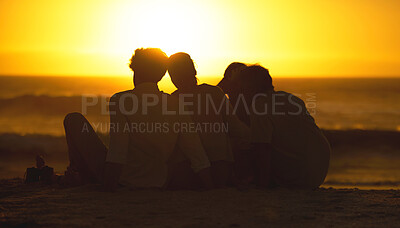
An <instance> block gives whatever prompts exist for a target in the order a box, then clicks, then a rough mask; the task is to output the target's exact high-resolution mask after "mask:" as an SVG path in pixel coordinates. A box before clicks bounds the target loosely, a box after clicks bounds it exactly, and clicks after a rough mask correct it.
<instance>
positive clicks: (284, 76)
mask: <svg viewBox="0 0 400 228" xmlns="http://www.w3.org/2000/svg"><path fill="white" fill-rule="evenodd" d="M165 76H167V77H169V75H168V73H166V74H165ZM165 76H164V77H165ZM0 77H46V78H47V77H48V78H50V77H59V78H63V77H69V78H74V77H76V78H113V77H118V78H127V77H132V75H129V76H128V75H61V74H58V75H57V74H54V75H50V74H44V75H23V74H9V75H7V74H0ZM197 77H203V78H219V77H221V78H222V77H223V75H220V76H213V75H197ZM271 77H272V78H274V77H276V78H400V75H381V76H378V75H319V76H317V75H271Z"/></svg>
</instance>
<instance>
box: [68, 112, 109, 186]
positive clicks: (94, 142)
mask: <svg viewBox="0 0 400 228" xmlns="http://www.w3.org/2000/svg"><path fill="white" fill-rule="evenodd" d="M64 129H65V135H66V139H67V144H68V155H69V160H70V168H72V169H73V170H76V171H78V173H79V174H80V175H82V177H83V178H85V179H86V180H87V181H90V182H97V183H101V182H102V181H103V173H104V165H105V160H106V155H107V147H106V146H105V145H104V144H103V142H102V141H101V140H100V138H99V137H98V135H97V134H96V132H95V131H94V130H93V128H92V126H91V125H90V123H89V121H88V120H87V119H86V118H85V117H84V116H83V115H82V114H80V113H69V114H68V115H67V116H66V117H65V119H64Z"/></svg>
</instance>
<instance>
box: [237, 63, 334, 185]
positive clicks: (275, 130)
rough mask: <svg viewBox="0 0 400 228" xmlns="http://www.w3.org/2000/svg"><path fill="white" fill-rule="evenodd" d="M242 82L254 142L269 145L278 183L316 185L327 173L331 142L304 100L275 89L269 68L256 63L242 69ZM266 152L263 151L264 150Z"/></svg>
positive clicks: (271, 165) (273, 174)
mask: <svg viewBox="0 0 400 228" xmlns="http://www.w3.org/2000/svg"><path fill="white" fill-rule="evenodd" d="M240 80H241V81H240V82H241V84H242V85H243V87H244V93H245V96H246V97H247V100H248V101H251V105H250V106H251V107H249V109H250V110H251V112H250V125H251V131H252V143H253V144H255V145H260V144H263V145H266V147H265V148H269V149H268V151H269V152H268V153H270V157H271V159H270V161H268V160H269V159H266V162H267V163H270V165H268V164H266V165H267V166H269V167H270V170H269V172H271V174H270V176H271V179H272V181H273V182H275V184H278V185H280V186H287V187H305V188H315V187H318V186H319V185H321V184H322V183H323V181H324V179H325V177H326V174H327V171H328V166H329V157H330V146H329V143H328V141H327V140H326V138H325V137H324V135H323V134H322V132H321V131H320V129H319V128H318V126H317V125H316V124H315V121H314V119H313V118H312V116H311V115H310V114H309V112H308V111H307V108H306V106H305V104H304V102H303V101H302V100H301V99H300V98H298V97H296V96H294V95H292V94H290V93H286V92H283V91H275V90H274V87H273V85H272V78H271V76H270V75H269V72H268V70H267V69H265V68H263V67H261V66H258V65H255V66H250V67H247V68H246V69H244V70H243V71H242V72H241V76H240ZM262 153H263V152H262Z"/></svg>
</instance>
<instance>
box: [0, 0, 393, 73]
mask: <svg viewBox="0 0 400 228" xmlns="http://www.w3.org/2000/svg"><path fill="white" fill-rule="evenodd" d="M399 8H400V1H395V0H383V1H379V2H378V1H374V0H354V1H345V0H337V1H312V0H304V1H296V0H282V1H272V0H271V1H268V0H266V1H255V0H248V1H244V2H242V1H231V0H221V1H213V0H198V1H183V0H172V1H161V0H148V1H139V0H135V1H129V0H114V1H112V0H97V1H95V0H88V1H79V0H70V1H51V0H36V1H28V0H0V74H2V75H7V74H11V75H14V74H15V75H130V74H131V72H130V70H129V68H128V67H127V63H128V61H129V58H130V57H131V54H132V53H133V51H134V50H135V49H136V48H140V47H159V48H161V49H163V50H164V51H165V52H166V53H167V54H168V55H170V54H173V53H175V52H179V51H184V52H187V53H189V54H190V55H191V56H192V58H193V59H194V60H195V62H196V64H197V70H198V73H199V75H200V76H205V75H214V76H220V75H222V73H223V71H224V69H225V67H226V66H227V65H228V64H229V63H230V62H232V61H242V62H247V63H260V64H262V65H264V66H266V67H267V68H269V69H270V71H271V73H272V74H273V75H275V76H277V75H278V76H280V75H284V76H400V42H399V40H400V30H399V29H398V22H399V21H400V15H399V14H398V10H399Z"/></svg>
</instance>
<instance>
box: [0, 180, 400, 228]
mask: <svg viewBox="0 0 400 228" xmlns="http://www.w3.org/2000/svg"><path fill="white" fill-rule="evenodd" d="M0 189H1V190H0V226H1V227H15V226H17V227H398V226H399V225H400V217H399V214H400V191H399V190H359V189H333V188H320V189H317V190H314V191H305V190H288V189H279V188H277V189H269V190H266V189H256V188H249V189H246V190H241V191H239V190H237V189H233V188H228V189H219V190H213V191H207V192H191V191H161V190H135V191H131V190H129V189H126V188H121V189H119V190H118V191H117V192H116V193H106V192H100V191H98V190H97V189H98V186H84V187H76V188H70V189H55V188H51V187H48V186H35V185H24V184H22V183H21V180H19V179H14V180H7V181H2V182H1V188H0Z"/></svg>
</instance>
